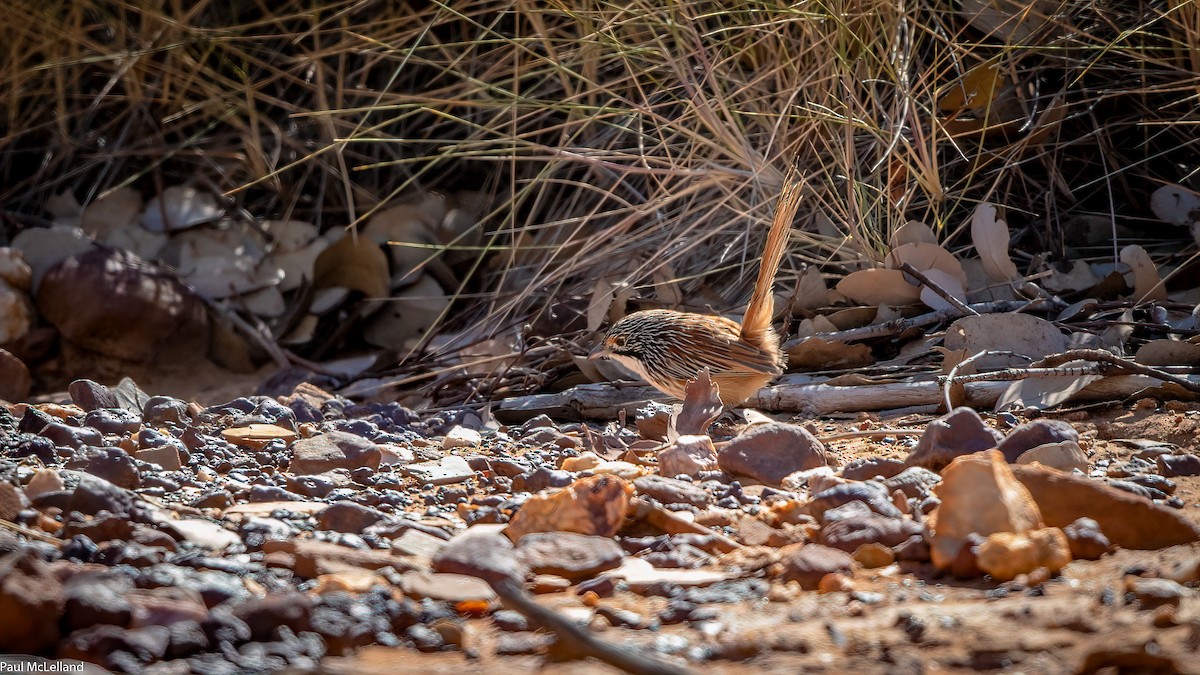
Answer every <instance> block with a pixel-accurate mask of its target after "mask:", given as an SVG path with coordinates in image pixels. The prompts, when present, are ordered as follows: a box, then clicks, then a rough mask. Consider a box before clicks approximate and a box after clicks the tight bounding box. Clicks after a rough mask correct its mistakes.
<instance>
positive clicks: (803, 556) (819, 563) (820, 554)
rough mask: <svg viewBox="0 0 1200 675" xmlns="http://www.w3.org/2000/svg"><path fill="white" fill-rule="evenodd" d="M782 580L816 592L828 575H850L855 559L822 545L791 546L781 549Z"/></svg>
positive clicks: (843, 552)
mask: <svg viewBox="0 0 1200 675" xmlns="http://www.w3.org/2000/svg"><path fill="white" fill-rule="evenodd" d="M779 557H780V565H781V566H782V570H781V572H780V578H781V579H782V580H783V581H795V582H797V583H799V584H800V587H801V588H803V589H804V590H806V591H815V590H817V587H818V586H819V585H820V583H821V579H822V578H824V577H825V575H827V574H833V573H839V574H845V575H850V574H853V572H854V558H852V557H851V556H850V554H849V553H846V552H845V551H840V550H838V549H836V548H830V547H828V546H822V545H820V544H789V545H788V546H784V547H783V548H781V549H779Z"/></svg>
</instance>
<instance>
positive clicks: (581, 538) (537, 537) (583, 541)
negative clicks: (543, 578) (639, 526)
mask: <svg viewBox="0 0 1200 675" xmlns="http://www.w3.org/2000/svg"><path fill="white" fill-rule="evenodd" d="M516 553H517V557H518V559H520V560H521V562H523V563H525V564H526V565H527V566H528V567H529V569H530V570H532V571H533V572H534V573H536V574H555V575H558V576H560V577H565V578H567V579H570V580H572V581H578V580H580V579H587V578H589V577H592V576H594V575H595V574H597V573H599V572H603V571H605V570H610V569H613V568H615V567H617V566H618V565H620V564H621V560H622V559H623V558H624V557H625V552H624V551H623V550H621V547H620V545H618V544H617V542H615V541H613V540H612V539H609V538H606V537H593V536H588V535H583V534H577V533H575V532H534V533H531V534H527V535H525V536H524V537H521V540H520V541H519V542H518V543H517V550H516Z"/></svg>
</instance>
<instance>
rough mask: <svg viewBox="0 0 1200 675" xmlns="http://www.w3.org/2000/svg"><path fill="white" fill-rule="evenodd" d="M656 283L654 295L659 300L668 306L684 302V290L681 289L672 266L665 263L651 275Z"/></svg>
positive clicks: (676, 305)
mask: <svg viewBox="0 0 1200 675" xmlns="http://www.w3.org/2000/svg"><path fill="white" fill-rule="evenodd" d="M651 281H652V282H653V283H654V295H655V296H656V297H657V298H658V301H659V302H661V303H663V304H664V305H666V306H667V307H678V306H679V305H681V304H683V292H682V291H680V290H679V281H678V280H676V278H675V271H674V270H673V269H671V266H670V265H668V264H666V263H663V264H662V265H660V266H659V267H658V269H656V270H654V273H653V274H652V275H651Z"/></svg>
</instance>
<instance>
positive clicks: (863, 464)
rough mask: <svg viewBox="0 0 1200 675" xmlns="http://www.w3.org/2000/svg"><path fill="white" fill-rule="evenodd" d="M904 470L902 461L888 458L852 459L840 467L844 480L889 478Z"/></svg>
mask: <svg viewBox="0 0 1200 675" xmlns="http://www.w3.org/2000/svg"><path fill="white" fill-rule="evenodd" d="M903 470H904V461H903V460H899V459H892V458H890V457H860V458H858V459H852V460H850V461H849V462H847V463H846V466H843V467H842V471H841V474H842V478H845V479H846V480H859V481H861V480H870V479H872V478H875V477H876V476H882V477H883V478H891V477H892V476H895V475H896V474H898V473H900V472H901V471H903Z"/></svg>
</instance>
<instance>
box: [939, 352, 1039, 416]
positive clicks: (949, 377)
mask: <svg viewBox="0 0 1200 675" xmlns="http://www.w3.org/2000/svg"><path fill="white" fill-rule="evenodd" d="M985 356H1016V357H1019V358H1022V359H1025V360H1026V361H1032V360H1033V359H1031V358H1029V357H1028V356H1025V355H1023V354H1017V353H1016V352H1010V351H1007V350H995V351H994V350H990V349H985V350H983V351H981V352H979V353H978V354H972V355H971V356H968V357H967V358H965V359H963V360H962V361H959V362H958V363H956V364H954V367H953V368H951V369H950V372H949V373H947V374H946V386H945V387H943V388H942V402H943V403H944V404H945V405H946V411H947V412H949V411H951V410H953V409H954V405H953V402H952V401H951V400H950V388H951V387H953V386H954V384H955V383H956V382H957V380H956V378H957V377H958V371H959V370H961V369H962V368H963V367H964V366H968V365H971V364H972V363H975V362H976V361H978V360H979V359H981V358H983V357H985Z"/></svg>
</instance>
